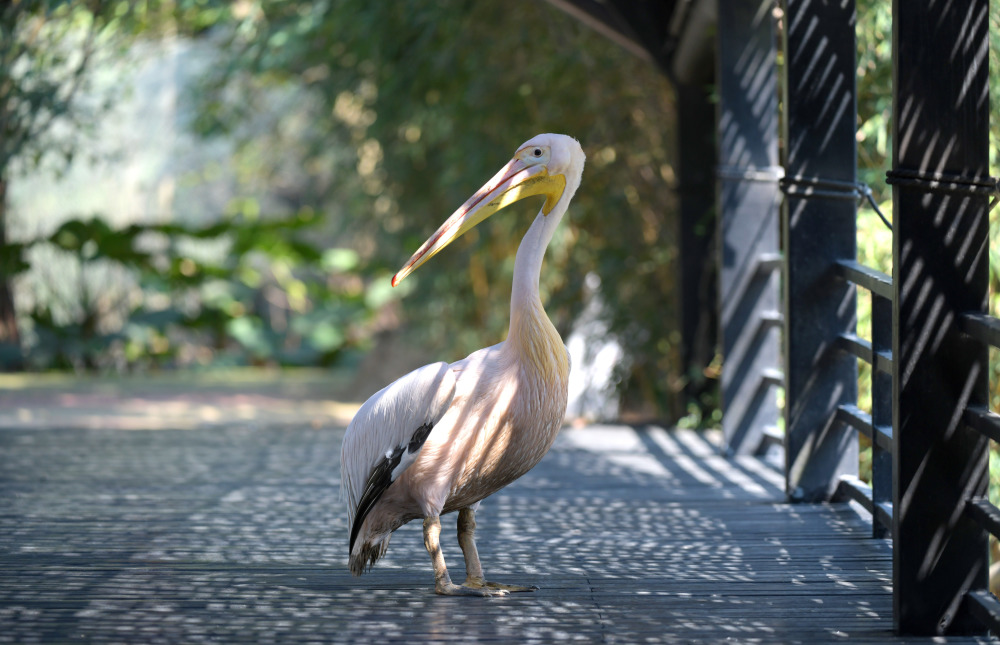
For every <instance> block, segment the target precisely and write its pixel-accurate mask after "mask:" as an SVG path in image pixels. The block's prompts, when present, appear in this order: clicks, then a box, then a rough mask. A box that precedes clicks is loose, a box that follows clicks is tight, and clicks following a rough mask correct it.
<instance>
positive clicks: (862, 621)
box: [0, 424, 974, 643]
mask: <svg viewBox="0 0 1000 645" xmlns="http://www.w3.org/2000/svg"><path fill="white" fill-rule="evenodd" d="M342 435H343V431H342V430H340V429H326V428H312V427H310V426H309V425H308V424H303V425H301V426H293V427H289V426H271V427H268V426H265V427H256V428H252V429H251V428H246V427H235V426H234V427H222V428H211V429H202V430H193V431H192V430H184V431H170V430H157V431H143V432H128V431H118V430H76V431H71V432H67V431H60V430H58V429H56V430H38V429H30V430H17V429H10V430H4V431H0V487H2V490H3V491H4V495H2V496H0V523H2V525H3V527H4V530H3V531H0V623H2V625H3V630H2V632H0V642H5V641H10V642H31V641H42V642H66V641H69V640H80V639H89V640H93V641H99V642H116V641H121V640H134V641H142V642H193V641H199V640H217V641H223V642H234V641H248V640H252V641H267V642H288V641H314V640H318V641H326V642H344V643H357V642H372V641H378V642H390V643H391V642H413V643H420V642H444V643H450V642H473V641H477V642H478V641H483V642H495V643H500V642H525V643H549V642H560V641H564V640H581V641H584V642H588V641H589V642H611V643H630V642H644V641H651V642H663V641H666V642H723V641H726V640H734V639H735V640H737V641H766V642H801V641H815V642H827V641H832V640H840V639H843V638H845V636H846V637H849V638H850V640H851V642H861V643H864V642H892V641H893V640H894V639H893V638H892V636H891V632H890V631H889V630H890V627H891V620H892V618H891V607H892V596H891V591H890V588H889V587H890V581H891V568H892V565H891V562H892V551H891V548H890V546H889V543H888V542H887V541H885V540H872V539H870V538H869V537H867V536H868V534H869V533H870V530H871V529H870V524H869V521H868V520H867V519H866V518H865V517H863V516H860V515H858V514H857V513H856V512H855V511H854V510H853V509H852V508H851V507H849V506H847V505H845V504H818V505H808V504H802V505H790V504H786V503H785V502H784V492H783V479H782V476H781V474H780V473H777V472H775V471H773V470H771V469H769V468H768V467H766V466H764V465H762V463H761V462H759V461H756V460H754V459H752V458H750V457H741V458H739V459H725V458H723V457H721V456H720V455H719V448H718V445H717V444H716V443H715V442H713V440H712V439H711V438H706V436H704V435H701V434H699V433H694V432H691V431H667V430H664V429H662V428H657V427H648V428H644V429H640V430H635V429H632V428H629V427H625V426H616V427H611V426H603V427H601V426H593V427H588V428H584V429H579V430H567V431H565V432H564V433H563V434H562V435H561V436H560V437H559V439H558V440H557V442H556V445H555V446H554V448H553V449H552V451H551V452H550V453H549V454H548V455H547V456H546V458H545V459H543V460H542V462H541V464H539V465H538V466H537V467H536V468H535V469H534V470H532V471H531V472H530V473H529V474H528V475H526V476H525V477H524V478H522V479H521V480H519V481H518V482H516V483H515V484H513V485H512V486H510V487H508V488H507V489H505V490H504V491H501V492H500V493H499V494H497V495H495V496H494V497H492V498H490V499H487V500H486V501H485V502H484V503H483V505H482V508H481V509H480V511H479V530H478V538H479V550H480V554H481V556H482V560H483V566H484V568H485V570H486V572H487V575H488V576H489V577H491V578H493V579H497V580H500V581H505V582H530V583H534V584H538V585H539V586H541V589H540V590H539V591H538V592H536V593H533V594H521V595H512V596H508V597H506V598H498V599H492V600H484V599H474V598H443V597H439V596H436V595H435V594H434V593H433V576H432V573H431V568H430V563H429V560H428V557H427V555H426V553H425V551H424V548H423V544H422V536H421V531H420V526H419V525H418V523H410V524H408V525H406V526H404V527H402V528H401V529H400V530H399V531H397V532H396V534H395V535H394V536H393V538H392V542H391V546H390V548H389V551H388V553H387V556H386V558H385V560H383V561H382V562H380V563H379V564H378V565H377V566H376V567H375V569H374V570H373V571H371V572H370V573H369V574H367V575H365V576H363V577H361V578H352V577H351V576H350V574H349V573H348V571H347V570H346V566H345V562H346V557H345V556H346V554H345V549H346V531H347V526H346V520H345V518H344V512H343V509H342V508H341V506H340V505H339V503H338V502H337V479H338V477H339V473H338V471H337V463H338V451H339V448H340V439H341V437H342ZM443 522H444V524H445V526H446V531H445V533H444V534H443V539H442V542H443V548H444V551H445V558H446V561H447V562H448V564H449V566H450V569H451V572H452V576H453V577H454V578H456V579H458V580H461V578H462V570H463V566H462V556H461V552H460V551H459V549H458V546H457V544H456V542H455V539H454V537H453V535H454V533H453V530H454V529H453V527H454V524H453V522H454V516H453V515H452V516H446V517H445V518H444V519H443ZM126 634H127V636H125V635H126ZM908 642H915V643H919V642H930V641H923V640H920V639H916V640H913V641H908ZM949 642H951V641H949ZM954 642H957V643H964V642H974V641H971V640H961V639H958V640H955V641H954Z"/></svg>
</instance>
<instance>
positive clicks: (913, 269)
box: [888, 0, 990, 634]
mask: <svg viewBox="0 0 1000 645" xmlns="http://www.w3.org/2000/svg"><path fill="white" fill-rule="evenodd" d="M892 10H893V20H892V26H893V39H892V42H893V55H892V59H893V71H894V74H893V76H894V83H893V124H894V129H895V131H894V132H893V136H892V139H893V170H892V171H890V172H889V174H888V181H889V182H890V183H892V184H893V203H894V211H893V213H894V220H895V221H894V225H893V284H894V287H895V310H894V321H893V323H894V328H895V331H896V333H895V337H894V340H893V357H894V362H893V365H894V370H895V374H894V377H893V393H894V397H893V399H894V407H893V425H894V433H893V478H894V481H893V510H894V513H893V619H894V624H895V627H896V630H897V631H898V632H901V633H905V634H935V633H971V632H982V631H983V628H982V627H981V625H980V624H979V623H978V622H977V621H976V620H975V619H974V618H973V617H972V616H971V615H970V613H969V612H968V611H967V610H966V609H965V606H964V605H963V602H962V600H963V597H964V594H965V592H966V591H967V590H968V589H969V588H970V587H977V588H982V587H985V585H986V576H987V565H988V561H987V536H986V533H985V532H984V531H982V530H981V529H980V528H979V527H978V526H977V525H976V524H975V523H974V522H973V521H972V520H970V519H968V518H967V517H966V515H965V514H963V513H962V509H963V507H964V504H965V500H966V499H967V498H968V497H970V496H973V495H984V494H985V492H986V487H987V476H988V473H987V465H988V463H987V443H986V440H985V439H983V438H982V437H981V436H980V435H979V434H978V433H976V432H975V431H973V430H971V429H969V428H967V427H965V426H964V425H963V424H962V416H963V412H964V410H965V408H966V406H968V405H985V404H986V402H987V395H988V392H987V387H988V385H987V379H988V365H987V351H986V349H985V348H984V347H983V345H982V344H980V343H978V342H976V341H974V340H972V339H970V338H968V337H965V336H963V335H962V334H961V332H960V329H959V327H960V314H961V313H962V312H965V311H985V307H986V296H987V279H988V264H987V262H988V257H989V252H988V240H987V232H988V222H987V197H985V196H982V195H974V194H973V191H971V190H969V187H970V186H971V185H974V184H975V181H976V180H981V179H982V178H983V177H985V176H986V175H987V172H988V165H987V156H988V137H989V116H990V115H989V91H988V90H989V78H988V69H989V62H988V52H989V45H988V36H989V34H988V26H989V20H988V12H989V1H988V0H964V1H963V2H939V1H935V0H893V3H892Z"/></svg>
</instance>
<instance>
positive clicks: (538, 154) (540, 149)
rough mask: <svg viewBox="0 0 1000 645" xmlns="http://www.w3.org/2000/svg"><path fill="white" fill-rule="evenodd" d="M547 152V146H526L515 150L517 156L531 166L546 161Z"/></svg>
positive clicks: (547, 159) (547, 160) (547, 157)
mask: <svg viewBox="0 0 1000 645" xmlns="http://www.w3.org/2000/svg"><path fill="white" fill-rule="evenodd" d="M549 154H550V152H549V147H548V146H528V147H526V148H522V149H521V150H518V152H517V156H518V158H519V159H520V160H521V161H523V162H524V163H526V164H529V165H531V166H535V165H538V164H546V163H548V162H549Z"/></svg>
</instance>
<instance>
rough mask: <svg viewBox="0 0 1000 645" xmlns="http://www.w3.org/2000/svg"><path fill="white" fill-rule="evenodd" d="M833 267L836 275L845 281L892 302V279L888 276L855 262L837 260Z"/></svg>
mask: <svg viewBox="0 0 1000 645" xmlns="http://www.w3.org/2000/svg"><path fill="white" fill-rule="evenodd" d="M835 267H836V269H837V274H838V275H840V277H842V278H844V279H845V280H847V281H849V282H853V283H854V284H856V285H858V286H859V287H863V288H865V289H867V290H868V291H871V292H872V293H874V294H877V295H879V296H881V297H883V298H888V299H889V300H892V297H893V296H892V278H891V277H889V276H888V275H886V274H884V273H882V272H881V271H877V270H875V269H872V268H871V267H868V266H865V265H864V264H861V263H860V262H858V261H857V260H837V263H836V265H835Z"/></svg>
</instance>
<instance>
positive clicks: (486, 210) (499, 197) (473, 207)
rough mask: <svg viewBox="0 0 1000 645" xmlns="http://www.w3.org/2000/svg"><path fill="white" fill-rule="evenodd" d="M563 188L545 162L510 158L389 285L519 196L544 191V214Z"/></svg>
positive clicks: (561, 180) (563, 182)
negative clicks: (541, 163) (528, 162)
mask: <svg viewBox="0 0 1000 645" xmlns="http://www.w3.org/2000/svg"><path fill="white" fill-rule="evenodd" d="M565 188H566V177H565V176H564V175H550V174H549V172H548V169H547V168H545V166H543V165H540V164H536V165H531V164H527V163H525V162H524V161H523V160H522V159H520V158H519V157H515V158H514V159H511V160H510V162H509V163H507V165H506V166H504V167H503V168H501V169H500V172H498V173H497V174H496V175H494V176H493V179H490V180H489V181H488V182H486V184H485V185H484V186H483V187H482V188H480V189H479V190H477V191H476V192H475V193H474V194H473V195H472V197H470V198H469V199H468V200H467V201H466V202H465V203H464V204H462V206H461V208H459V209H458V210H457V211H455V212H454V213H452V215H451V217H449V218H448V220H447V221H446V222H445V223H444V224H442V225H441V227H440V228H439V229H438V230H437V231H435V232H434V234H433V235H431V236H430V237H429V238H428V239H427V241H426V242H424V243H423V244H422V245H421V246H420V248H419V249H417V252H416V253H414V254H413V257H411V258H410V259H409V261H408V262H407V263H406V264H405V265H404V266H403V268H402V269H400V270H399V272H398V273H396V275H394V276H393V277H392V286H394V287H395V286H396V285H397V284H399V283H400V281H402V279H403V278H405V277H406V276H408V275H410V274H411V273H413V272H414V271H415V270H416V268H417V267H419V266H420V265H421V264H423V263H424V262H426V261H427V260H429V259H431V258H432V257H434V256H435V255H436V254H437V253H438V251H440V250H441V249H443V248H444V247H446V246H448V245H449V244H451V243H452V242H454V241H455V240H457V239H458V238H459V237H461V236H462V234H464V233H465V232H466V231H468V230H469V229H471V228H473V227H474V226H475V225H476V224H478V223H479V222H481V221H483V220H484V219H486V218H487V217H489V216H490V215H492V214H493V213H495V212H497V211H498V210H500V209H501V208H504V207H506V206H510V205H511V204H513V203H514V202H516V201H518V200H519V199H524V198H525V197H531V196H532V195H545V204H544V205H543V206H542V213H543V214H545V215H548V214H549V213H550V212H552V209H553V208H554V207H555V205H556V203H557V202H558V201H559V198H560V197H562V194H563V190H564V189H565Z"/></svg>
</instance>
